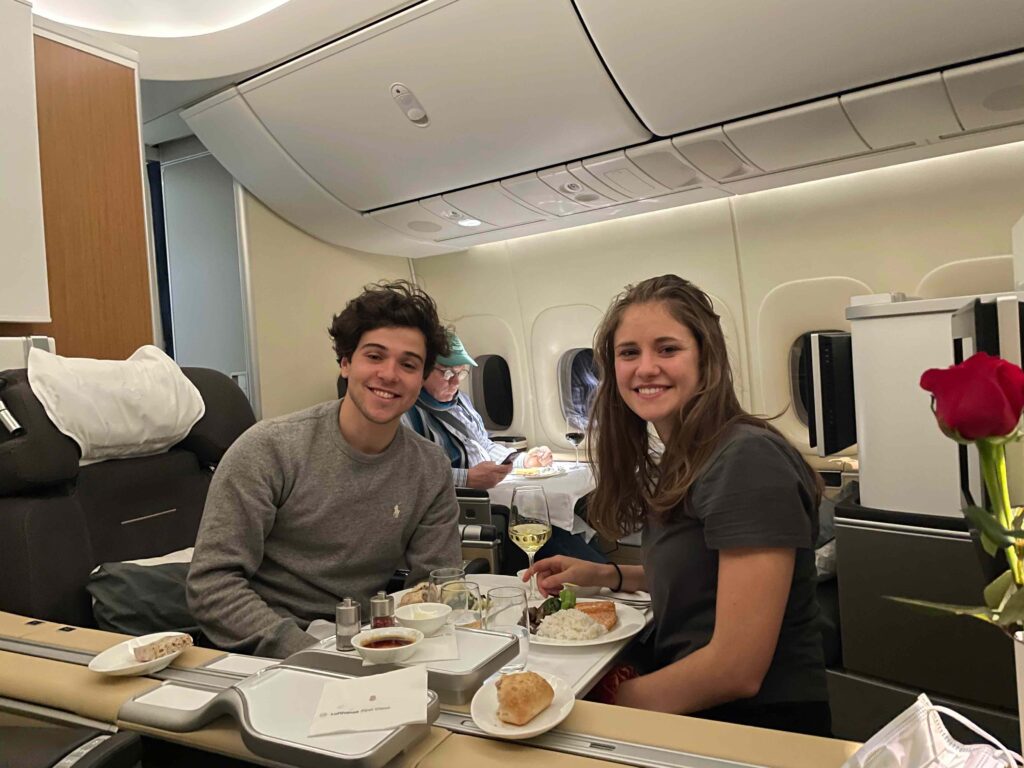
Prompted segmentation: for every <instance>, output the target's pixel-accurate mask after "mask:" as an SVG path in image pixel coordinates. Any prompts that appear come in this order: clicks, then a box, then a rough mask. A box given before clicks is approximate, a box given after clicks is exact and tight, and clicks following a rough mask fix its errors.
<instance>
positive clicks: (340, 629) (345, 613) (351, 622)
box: [334, 597, 361, 651]
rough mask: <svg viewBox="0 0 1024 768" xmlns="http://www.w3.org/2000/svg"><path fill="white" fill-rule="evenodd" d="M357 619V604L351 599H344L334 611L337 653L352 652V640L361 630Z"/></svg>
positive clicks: (358, 617)
mask: <svg viewBox="0 0 1024 768" xmlns="http://www.w3.org/2000/svg"><path fill="white" fill-rule="evenodd" d="M359 619H360V616H359V603H357V602H356V601H355V600H353V599H352V598H351V597H346V598H345V599H344V600H342V601H341V602H340V603H338V605H337V607H336V608H335V609H334V624H335V628H336V629H335V639H336V647H337V649H338V650H339V651H351V650H352V638H353V637H355V636H356V635H358V634H359V631H360V629H361V626H360V620H359Z"/></svg>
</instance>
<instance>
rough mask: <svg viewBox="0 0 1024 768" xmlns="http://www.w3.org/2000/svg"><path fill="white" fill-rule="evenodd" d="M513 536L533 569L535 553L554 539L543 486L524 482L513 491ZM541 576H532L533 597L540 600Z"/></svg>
mask: <svg viewBox="0 0 1024 768" xmlns="http://www.w3.org/2000/svg"><path fill="white" fill-rule="evenodd" d="M508 535H509V538H510V539H512V541H513V542H515V544H516V546H517V547H519V548H520V549H521V550H523V552H525V553H526V557H527V559H528V560H529V562H530V568H531V569H532V568H533V556H534V555H536V554H537V550H539V549H540V548H541V547H543V546H544V545H545V544H546V543H547V541H548V539H550V538H551V516H550V515H549V514H548V498H547V496H546V495H545V494H544V489H543V488H541V487H540V486H539V485H521V486H519V487H518V488H516V489H515V490H514V491H512V508H511V516H510V517H509V521H508ZM540 598H541V594H540V592H539V591H538V590H537V576H536V575H535V574H531V575H530V599H531V600H539V599H540Z"/></svg>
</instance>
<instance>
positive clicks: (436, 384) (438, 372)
mask: <svg viewBox="0 0 1024 768" xmlns="http://www.w3.org/2000/svg"><path fill="white" fill-rule="evenodd" d="M468 373H469V366H468V365H456V366H452V367H451V368H449V367H448V366H446V365H435V366H434V370H432V371H431V372H430V375H429V376H427V378H426V380H425V381H424V382H423V388H424V389H425V390H427V394H429V395H430V396H431V397H432V398H434V399H435V400H437V402H439V403H448V402H451V401H452V400H453V399H455V394H456V393H457V392H458V391H459V382H460V381H461V380H462V379H464V378H465V377H466V374H468ZM446 376H447V378H445V377H446Z"/></svg>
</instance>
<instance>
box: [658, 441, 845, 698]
mask: <svg viewBox="0 0 1024 768" xmlns="http://www.w3.org/2000/svg"><path fill="white" fill-rule="evenodd" d="M814 499H815V487H814V479H813V477H812V476H811V474H810V470H809V469H808V468H807V465H806V464H805V463H804V461H803V459H802V458H801V457H800V455H799V454H798V453H797V452H796V450H795V449H794V448H793V447H792V446H791V445H789V443H787V442H786V441H785V440H784V439H783V438H781V437H779V436H778V435H776V434H774V433H772V432H769V431H768V430H766V429H762V428H760V427H755V426H751V425H745V424H744V425H737V426H736V427H734V428H733V429H732V430H730V432H729V433H728V434H727V435H726V436H725V437H724V438H723V440H722V442H721V444H720V445H719V446H718V447H717V449H716V450H715V453H714V454H713V455H712V456H711V458H710V459H709V460H708V463H707V465H706V467H705V469H704V470H703V472H702V473H701V475H700V477H699V478H698V479H697V481H696V482H695V483H694V484H693V486H691V489H690V492H689V493H688V494H687V496H686V498H685V499H683V501H682V503H681V504H680V505H679V506H678V507H677V508H676V509H675V510H673V511H672V512H671V513H670V515H669V516H668V517H667V518H666V519H665V520H663V521H662V522H658V521H656V520H649V521H648V524H647V527H646V528H645V529H644V533H643V558H644V570H645V572H646V574H647V582H648V584H649V586H650V591H651V599H652V607H653V609H654V616H655V620H656V629H655V635H654V656H655V659H654V661H655V664H656V666H657V667H659V668H660V667H663V666H666V665H668V664H671V663H672V662H674V661H678V660H679V659H681V658H684V657H685V656H688V655H689V654H691V653H693V652H694V651H696V650H697V649H699V648H702V647H703V646H705V645H707V644H708V643H709V642H710V641H711V635H712V633H713V632H714V628H715V599H716V595H717V584H718V551H719V550H721V549H729V548H734V547H786V548H794V549H796V563H795V568H794V571H793V582H792V584H791V586H790V590H789V600H788V602H787V603H786V611H785V615H784V616H783V620H782V628H781V631H780V633H779V642H778V645H777V647H776V649H775V656H774V657H773V658H772V663H771V666H770V668H769V670H768V673H767V675H766V676H765V678H764V682H763V683H762V685H761V690H760V692H759V693H758V694H757V695H756V696H754V697H753V698H751V699H745V700H743V701H742V702H737V704H738V705H741V706H743V705H760V704H772V703H779V702H814V701H827V699H828V691H827V689H826V683H825V663H824V656H823V653H822V648H821V631H820V628H819V626H818V603H817V600H816V598H815V587H816V574H815V569H814V541H815V537H816V536H817V529H818V511H817V508H816V506H815V504H814Z"/></svg>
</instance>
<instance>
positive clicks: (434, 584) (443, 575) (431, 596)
mask: <svg viewBox="0 0 1024 768" xmlns="http://www.w3.org/2000/svg"><path fill="white" fill-rule="evenodd" d="M465 578H466V572H465V571H464V570H462V569H461V568H435V569H434V570H432V571H431V572H430V575H429V576H428V577H427V581H428V585H427V602H430V603H436V602H437V601H438V599H439V598H440V597H441V585H442V584H447V583H448V582H449V581H464V580H465Z"/></svg>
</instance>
